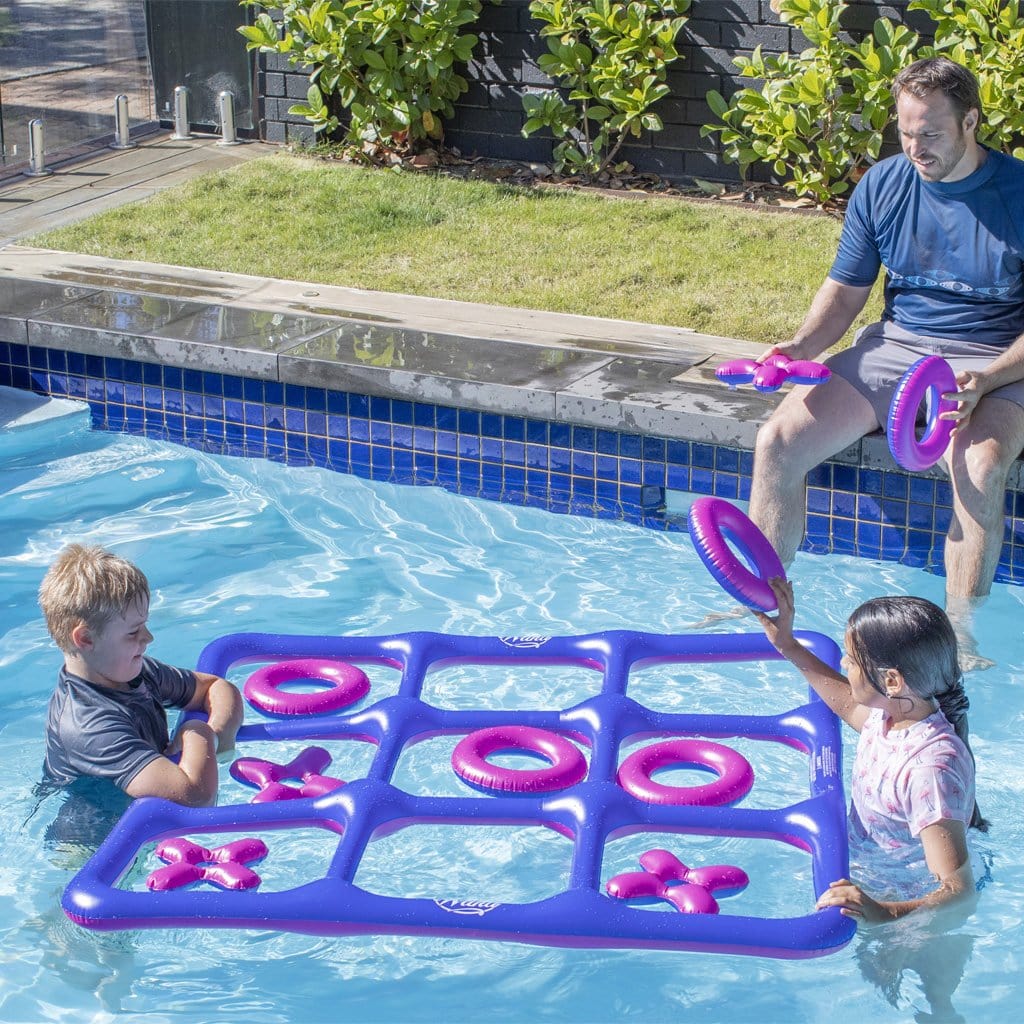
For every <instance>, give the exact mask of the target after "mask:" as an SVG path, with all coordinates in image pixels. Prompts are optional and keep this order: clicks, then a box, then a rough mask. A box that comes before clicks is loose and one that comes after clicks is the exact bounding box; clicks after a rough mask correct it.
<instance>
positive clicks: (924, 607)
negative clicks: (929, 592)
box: [847, 596, 988, 832]
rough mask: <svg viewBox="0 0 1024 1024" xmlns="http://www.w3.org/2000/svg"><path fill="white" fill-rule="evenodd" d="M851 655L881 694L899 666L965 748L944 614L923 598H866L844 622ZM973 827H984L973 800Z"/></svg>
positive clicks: (963, 710) (960, 679)
mask: <svg viewBox="0 0 1024 1024" xmlns="http://www.w3.org/2000/svg"><path fill="white" fill-rule="evenodd" d="M847 629H848V630H849V637H850V646H851V647H852V648H853V654H854V657H855V658H856V659H857V663H858V664H859V665H860V667H861V669H863V671H864V674H865V676H867V678H868V679H869V680H870V682H871V685H872V686H874V688H875V689H876V690H878V692H879V693H885V686H884V679H885V670H886V669H889V668H894V669H897V670H898V671H899V672H900V673H901V674H902V676H903V678H904V680H905V681H906V683H907V686H908V687H909V688H910V689H911V690H912V691H913V692H914V693H915V694H916V695H917V696H918V697H920V698H921V699H922V700H931V699H932V698H934V699H935V700H936V701H937V702H938V705H939V708H940V710H941V711H942V713H943V714H944V715H945V716H946V718H947V719H948V720H949V724H950V725H952V726H953V728H954V730H955V731H956V734H957V736H959V737H960V739H961V740H962V741H963V744H964V746H965V747H967V751H968V753H970V755H971V760H972V761H973V760H974V753H973V752H972V751H971V744H970V740H969V738H968V726H967V711H968V709H969V708H970V706H971V702H970V701H969V700H968V699H967V693H966V691H965V690H964V676H963V672H961V670H960V658H959V651H958V650H957V639H956V633H955V632H954V630H953V625H952V623H951V622H950V621H949V617H948V616H947V615H946V613H945V612H944V611H943V610H942V609H941V608H940V607H939V606H938V605H937V604H933V603H932V602H931V601H928V600H926V599H925V598H923V597H903V596H901V597H875V598H872V599H871V600H870V601H865V602H864V604H862V605H861V606H860V607H859V608H857V609H856V610H855V611H854V613H853V614H852V615H851V616H850V620H849V622H848V623H847ZM970 824H971V827H972V828H976V829H980V830H981V831H982V832H987V831H988V822H987V821H986V820H985V819H984V818H983V817H982V816H981V811H980V810H979V809H978V804H977V801H975V804H974V811H973V813H972V815H971V822H970Z"/></svg>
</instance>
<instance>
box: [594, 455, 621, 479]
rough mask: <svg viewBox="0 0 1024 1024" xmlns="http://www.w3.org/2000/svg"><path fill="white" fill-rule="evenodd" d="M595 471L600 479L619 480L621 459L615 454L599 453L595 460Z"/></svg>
mask: <svg viewBox="0 0 1024 1024" xmlns="http://www.w3.org/2000/svg"><path fill="white" fill-rule="evenodd" d="M594 472H595V474H596V476H597V478H598V480H617V479H618V478H619V460H618V459H617V458H616V457H615V456H613V455H598V456H597V459H596V460H595V466H594Z"/></svg>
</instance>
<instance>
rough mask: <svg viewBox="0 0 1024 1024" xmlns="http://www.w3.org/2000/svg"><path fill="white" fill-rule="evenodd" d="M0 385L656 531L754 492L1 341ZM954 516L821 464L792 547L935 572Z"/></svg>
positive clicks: (711, 460)
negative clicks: (704, 501)
mask: <svg viewBox="0 0 1024 1024" xmlns="http://www.w3.org/2000/svg"><path fill="white" fill-rule="evenodd" d="M0 384H5V385H8V386H12V387H16V388H22V389H25V390H30V391H33V392H36V393H39V394H45V395H52V396H56V397H67V398H76V399H81V400H83V401H86V402H88V404H89V406H90V409H91V412H92V423H93V426H94V427H95V428H96V429H100V430H109V431H122V432H126V433H130V434H140V435H145V436H147V437H154V438H159V439H162V440H167V441H173V442H176V443H179V444H183V445H187V446H189V447H193V448H199V449H202V450H205V451H213V452H220V453H224V454H228V455H244V456H247V457H253V458H265V459H272V460H274V461H278V462H285V463H288V464H291V465H303V466H320V467H324V468H326V469H330V470H334V471H337V472H343V473H352V474H354V475H356V476H361V477H365V478H368V479H373V480H383V481H388V482H392V483H403V484H420V485H435V486H439V487H444V488H446V489H448V490H451V491H455V492H457V493H459V494H465V495H470V496H474V497H482V498H488V499H493V500H498V501H503V502H508V503H511V504H518V505H528V506H533V507H538V508H544V509H547V510H549V511H553V512H563V513H573V514H577V515H588V516H597V517H602V518H617V519H625V520H628V521H630V522H634V523H638V524H640V525H643V526H646V527H651V528H656V529H670V530H671V529H685V517H684V516H683V515H682V514H681V513H680V512H679V511H678V510H679V509H680V508H682V509H684V510H685V507H686V504H687V499H688V497H689V496H691V495H704V494H713V495H717V496H719V497H723V498H728V499H730V500H733V501H736V500H739V501H745V500H747V498H748V497H749V492H750V474H751V469H752V464H753V455H752V453H751V452H749V451H743V450H738V449H735V448H729V447H724V446H720V445H715V444H705V443H701V442H698V441H686V440H675V439H669V438H662V437H652V436H641V435H639V434H630V433H621V432H618V431H613V430H603V429H596V428H593V427H582V426H572V425H568V424H564V423H554V422H547V421H544V420H538V419H531V418H526V417H519V416H511V415H507V414H491V413H485V412H476V411H471V410H467V409H456V408H451V407H448V406H439V405H430V404H425V403H420V402H414V401H401V400H398V399H394V398H379V397H373V396H367V395H360V394H351V393H347V392H340V391H332V390H327V389H325V388H315V387H304V386H299V385H293V384H281V383H277V382H271V381H263V380H256V379H253V378H248V377H239V376H234V375H230V374H221V373H212V372H207V371H202V370H185V369H180V368H175V367H169V366H160V365H156V364H153V363H142V362H137V361H134V360H128V359H120V358H114V357H110V356H98V355H83V354H81V353H76V352H69V351H63V350H60V349H53V348H43V347H38V346H30V345H24V344H17V343H11V342H0ZM673 499H676V500H673ZM1005 502H1006V504H1005V513H1006V516H1007V517H1008V527H1009V528H1008V530H1007V532H1006V535H1005V538H1004V543H1003V549H1002V553H1001V558H1000V564H999V568H998V570H997V574H996V578H997V579H998V580H1000V581H1002V582H1011V583H1024V494H1021V493H1019V492H1016V491H1008V492H1007V495H1006V499H1005ZM674 510H675V511H674ZM950 515H951V494H950V487H949V484H948V483H947V482H946V481H945V480H943V479H936V478H933V477H929V476H922V475H912V474H907V473H903V472H899V471H896V470H884V469H870V468H864V467H861V466H856V465H850V464H847V463H843V462H839V461H836V462H828V463H825V464H823V465H822V466H820V467H818V468H817V469H816V470H814V471H813V472H812V474H811V476H810V478H809V480H808V490H807V537H806V541H805V544H804V548H805V550H809V551H814V552H819V553H825V552H836V553H842V554H849V555H857V556H862V557H868V558H881V559H888V560H896V561H899V562H902V563H904V564H907V565H914V566H920V567H926V568H930V569H935V570H936V571H941V563H942V559H941V552H942V542H943V539H944V537H945V533H946V528H947V526H948V524H949V519H950Z"/></svg>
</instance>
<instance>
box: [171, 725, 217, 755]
mask: <svg viewBox="0 0 1024 1024" xmlns="http://www.w3.org/2000/svg"><path fill="white" fill-rule="evenodd" d="M187 732H197V733H199V734H200V735H201V736H204V737H206V738H207V739H208V740H209V741H210V743H212V744H213V749H214V750H216V749H217V735H216V733H215V732H214V731H213V730H212V729H211V728H210V727H209V725H207V724H206V722H204V721H202V720H200V719H198V718H190V719H189V720H188V721H187V722H185V723H184V724H183V725H182V726H181V728H180V729H179V730H178V731H177V732H176V733H175V734H174V735H173V736H172V737H171V742H170V743H168V744H167V749H166V750H164V756H165V757H174V756H175V755H176V754H180V753H181V747H182V744H183V742H184V736H185V733H187Z"/></svg>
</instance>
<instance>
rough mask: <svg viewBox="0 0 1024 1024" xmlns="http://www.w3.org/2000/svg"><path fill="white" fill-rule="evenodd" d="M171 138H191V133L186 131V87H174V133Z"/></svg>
mask: <svg viewBox="0 0 1024 1024" xmlns="http://www.w3.org/2000/svg"><path fill="white" fill-rule="evenodd" d="M171 138H172V139H191V138H192V133H191V132H190V131H189V130H188V87H187V86H184V85H176V86H175V87H174V133H173V134H172V135H171Z"/></svg>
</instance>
